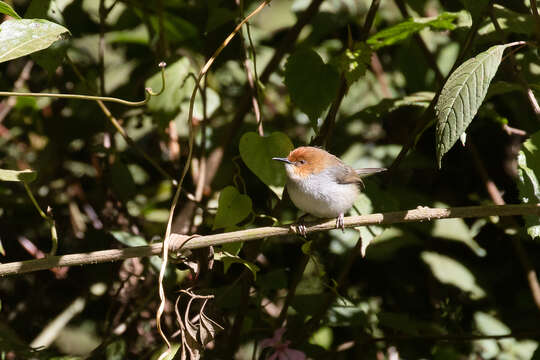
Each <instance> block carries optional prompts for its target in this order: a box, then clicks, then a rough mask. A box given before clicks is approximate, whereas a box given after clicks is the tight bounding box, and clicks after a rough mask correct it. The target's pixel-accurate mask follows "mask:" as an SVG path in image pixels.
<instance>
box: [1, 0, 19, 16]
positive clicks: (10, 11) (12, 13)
mask: <svg viewBox="0 0 540 360" xmlns="http://www.w3.org/2000/svg"><path fill="white" fill-rule="evenodd" d="M0 14H6V15H8V16H11V17H12V18H15V19H20V18H21V17H20V16H19V14H17V12H16V11H15V10H13V8H12V7H11V6H9V5H8V4H6V3H5V2H3V1H0Z"/></svg>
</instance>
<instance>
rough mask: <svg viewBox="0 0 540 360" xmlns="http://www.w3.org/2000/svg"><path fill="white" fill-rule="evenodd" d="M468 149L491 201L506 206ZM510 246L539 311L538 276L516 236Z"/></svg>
mask: <svg viewBox="0 0 540 360" xmlns="http://www.w3.org/2000/svg"><path fill="white" fill-rule="evenodd" d="M468 147H469V150H470V152H471V154H472V157H473V161H474V164H475V165H476V169H477V171H478V173H479V174H480V177H481V178H482V180H483V181H484V184H485V186H486V190H487V192H488V194H489V196H490V197H491V200H492V201H493V202H494V203H495V204H496V205H504V204H506V202H505V201H504V199H503V197H502V196H501V193H500V191H499V189H497V185H495V183H494V182H493V181H492V180H491V179H490V178H489V175H488V173H487V170H486V168H485V166H484V163H483V162H482V159H481V158H480V154H478V150H476V147H475V146H474V144H473V143H472V142H470V141H469V143H468ZM509 221H510V222H511V225H512V226H516V227H517V226H518V224H517V223H516V222H515V221H513V219H509ZM512 245H513V246H514V250H515V252H516V254H517V256H518V259H519V262H520V263H521V267H522V268H523V271H524V272H525V275H526V277H527V282H528V284H529V289H530V290H531V295H532V298H533V300H534V303H535V304H536V307H537V308H538V309H539V310H540V284H539V283H538V276H537V275H536V270H535V269H534V266H533V265H532V262H531V259H530V258H529V255H527V252H526V251H525V249H524V248H523V244H522V243H521V240H520V238H519V237H518V236H517V235H516V236H512Z"/></svg>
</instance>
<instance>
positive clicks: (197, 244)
mask: <svg viewBox="0 0 540 360" xmlns="http://www.w3.org/2000/svg"><path fill="white" fill-rule="evenodd" d="M529 214H532V215H540V204H518V205H487V206H464V207H455V208H429V207H418V208H416V209H412V210H405V211H394V212H388V213H377V214H371V215H360V216H348V217H346V218H345V219H344V223H345V227H347V228H351V227H358V226H366V225H378V224H397V223H407V222H422V221H430V220H434V219H451V218H476V217H487V216H516V215H529ZM335 227H336V222H335V220H329V221H321V222H315V223H310V224H307V226H306V232H307V233H308V234H310V233H313V232H320V231H327V230H333V229H335ZM292 234H293V232H292V231H291V229H290V227H289V226H275V227H271V226H267V227H260V228H255V229H247V230H240V231H233V232H228V233H222V234H214V235H205V236H200V237H197V238H195V239H193V240H191V241H190V242H189V243H187V244H185V245H184V246H183V249H199V248H204V247H208V246H217V245H223V244H228V243H232V242H237V241H240V242H245V241H251V240H258V239H263V238H266V237H272V236H286V235H292ZM185 238H186V236H185V235H182V234H171V241H170V248H169V250H170V251H172V252H175V251H177V250H178V247H179V246H180V245H181V244H183V243H184V242H185ZM162 248H163V243H156V244H152V245H148V246H138V247H133V248H127V249H114V250H101V251H94V252H88V253H79V254H71V255H63V256H51V257H48V258H46V259H36V260H27V261H18V262H12V263H6V264H0V276H6V275H14V274H22V273H27V272H33V271H39V270H46V269H50V268H52V267H55V266H74V265H88V264H97V263H104V262H110V261H118V260H123V259H128V258H132V257H146V256H151V255H156V254H159V253H160V252H161V251H162Z"/></svg>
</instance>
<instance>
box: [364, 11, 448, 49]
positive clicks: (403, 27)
mask: <svg viewBox="0 0 540 360" xmlns="http://www.w3.org/2000/svg"><path fill="white" fill-rule="evenodd" d="M457 18H458V15H457V14H452V13H447V12H445V13H442V14H441V15H439V16H437V17H428V18H412V19H408V20H405V21H403V22H401V23H399V24H397V25H394V26H392V27H389V28H387V29H384V30H381V31H379V32H378V33H376V34H374V35H372V36H371V37H370V38H369V39H368V40H367V43H368V45H371V46H372V47H373V48H374V49H378V48H381V47H383V46H389V45H393V44H395V43H397V42H399V41H402V40H405V39H407V38H408V37H410V36H411V35H413V34H415V33H417V32H419V31H420V30H423V29H425V28H431V29H433V30H453V29H454V28H455V27H456V25H454V21H455V20H456V19H457Z"/></svg>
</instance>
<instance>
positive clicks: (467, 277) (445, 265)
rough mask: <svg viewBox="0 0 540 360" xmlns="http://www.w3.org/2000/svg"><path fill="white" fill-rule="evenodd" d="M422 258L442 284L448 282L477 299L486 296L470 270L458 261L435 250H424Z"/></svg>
mask: <svg viewBox="0 0 540 360" xmlns="http://www.w3.org/2000/svg"><path fill="white" fill-rule="evenodd" d="M421 257H422V260H424V262H425V263H426V264H428V265H429V267H430V268H431V271H432V272H433V276H435V278H437V279H438V280H439V281H440V282H441V283H443V284H450V285H454V286H456V287H458V288H460V289H461V290H462V291H464V292H466V293H469V294H470V297H471V299H473V300H478V299H481V298H484V297H485V296H486V292H485V291H484V289H482V288H481V287H480V286H479V285H478V284H477V282H476V279H475V278H474V275H473V274H472V273H471V272H470V270H469V269H468V268H467V267H466V266H464V265H463V264H461V263H459V262H458V261H456V260H454V259H452V258H451V257H448V256H446V255H441V254H438V253H435V252H429V251H424V252H422V254H421Z"/></svg>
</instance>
